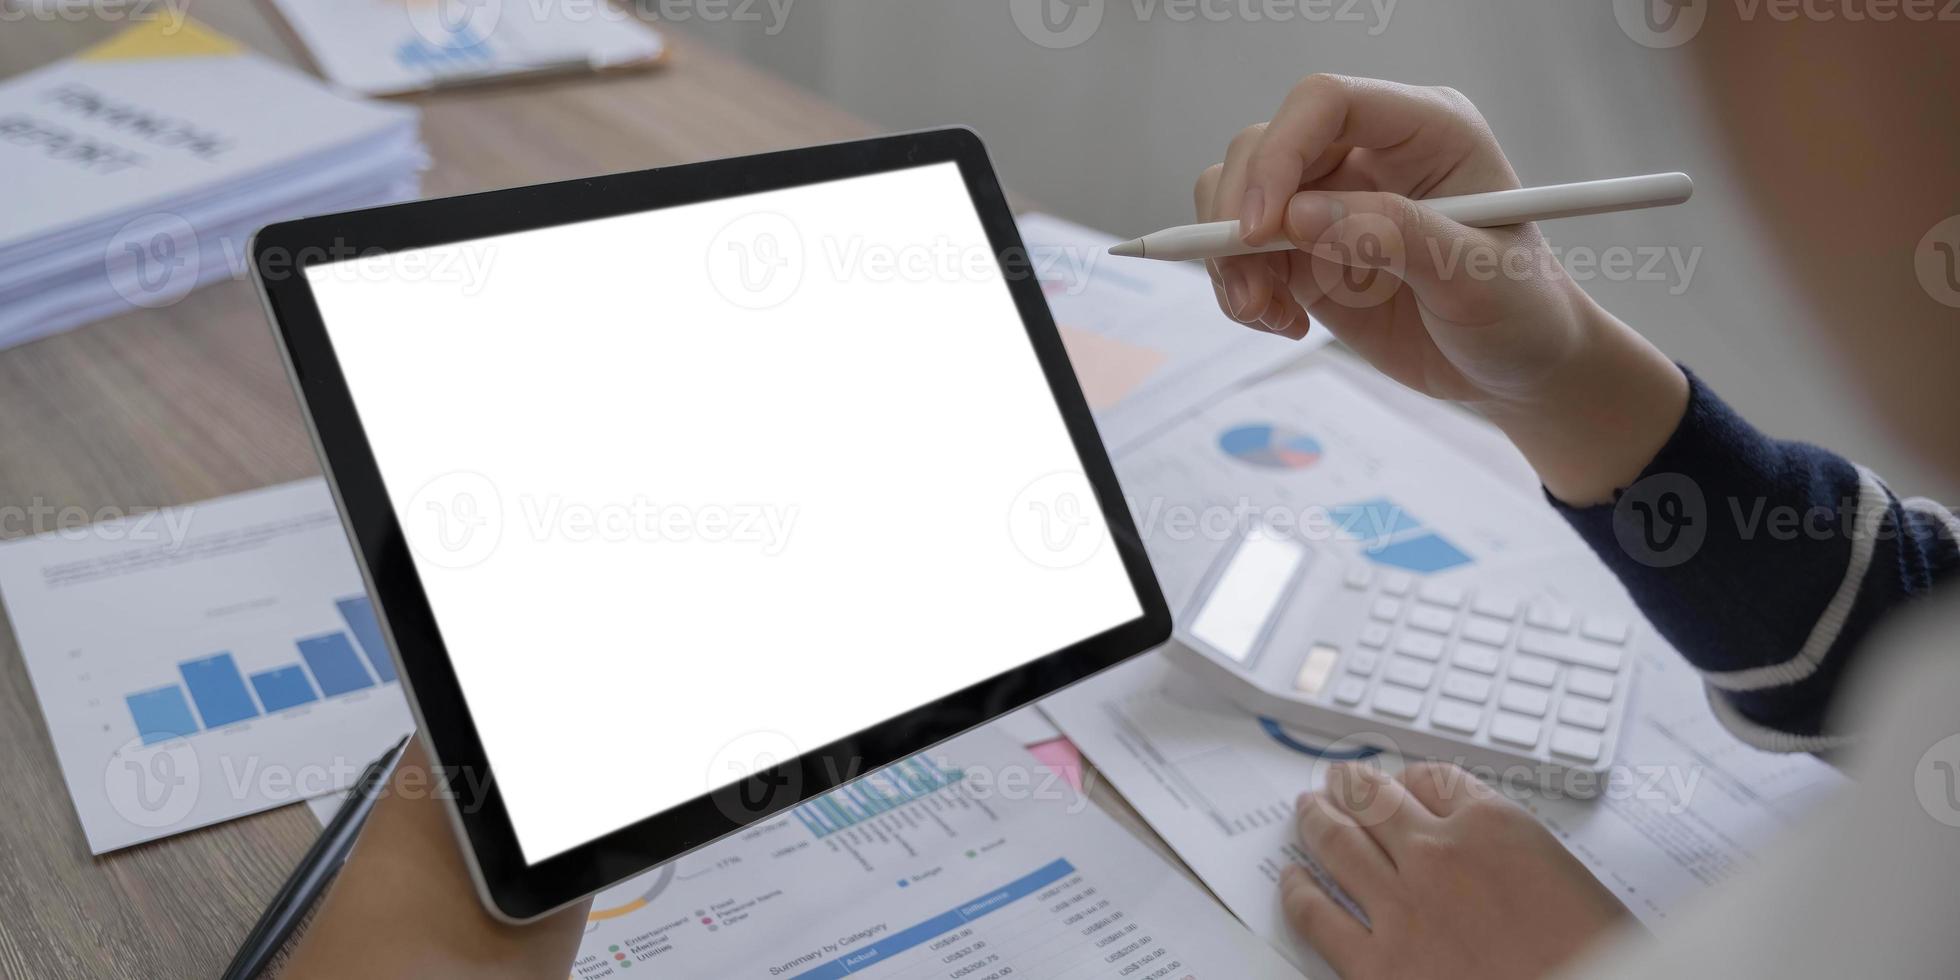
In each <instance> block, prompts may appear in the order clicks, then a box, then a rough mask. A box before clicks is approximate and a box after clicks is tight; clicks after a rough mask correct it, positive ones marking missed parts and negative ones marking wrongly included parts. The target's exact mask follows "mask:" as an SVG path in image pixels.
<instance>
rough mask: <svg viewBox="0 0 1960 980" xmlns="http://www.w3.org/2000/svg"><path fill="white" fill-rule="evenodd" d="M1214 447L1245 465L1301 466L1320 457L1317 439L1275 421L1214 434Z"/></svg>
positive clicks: (1280, 468)
mask: <svg viewBox="0 0 1960 980" xmlns="http://www.w3.org/2000/svg"><path fill="white" fill-rule="evenodd" d="M1218 448H1220V449H1222V450H1224V451H1225V453H1226V455H1229V456H1231V457H1232V458H1233V459H1236V460H1238V461H1239V462H1241V463H1245V464H1247V465H1249V466H1257V467H1260V468H1262V469H1268V470H1303V469H1306V468H1307V467H1309V466H1312V465H1313V464H1315V463H1317V462H1319V461H1320V455H1321V449H1320V440H1318V439H1315V438H1314V437H1312V436H1310V435H1307V434H1306V433H1303V432H1295V431H1293V430H1290V429H1286V428H1283V427H1281V426H1277V425H1267V424H1253V425H1241V426H1237V427H1235V428H1231V429H1227V430H1225V433H1224V434H1223V435H1220V436H1219V437H1218Z"/></svg>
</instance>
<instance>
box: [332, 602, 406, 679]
mask: <svg viewBox="0 0 1960 980" xmlns="http://www.w3.org/2000/svg"><path fill="white" fill-rule="evenodd" d="M334 605H336V606H339V607H340V618H342V619H344V620H346V621H347V628H348V629H350V630H352V631H353V632H354V639H355V640H357V641H358V642H359V643H360V644H361V652H362V653H364V654H367V659H368V663H370V664H373V665H374V676H376V677H379V678H381V683H383V684H387V683H390V682H392V681H394V679H395V662H394V660H392V659H390V658H389V656H388V644H387V643H386V642H384V641H383V640H382V639H381V621H380V620H378V619H375V618H374V603H373V602H370V601H368V597H367V596H364V595H357V596H350V597H348V598H346V599H341V600H339V601H337V602H335V603H334Z"/></svg>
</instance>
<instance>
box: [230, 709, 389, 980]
mask: <svg viewBox="0 0 1960 980" xmlns="http://www.w3.org/2000/svg"><path fill="white" fill-rule="evenodd" d="M414 737H415V736H414V735H412V734H411V735H404V736H402V740H401V741H399V742H396V743H395V745H394V747H393V748H391V749H389V750H388V751H386V752H383V753H381V758H379V759H376V760H374V761H373V762H370V763H368V767H367V768H366V769H364V770H362V771H361V775H360V778H358V779H356V780H354V785H353V786H351V787H349V788H348V796H347V802H346V803H343V804H341V806H340V812H338V813H335V814H334V815H333V819H332V820H329V821H327V825H326V827H324V828H322V829H321V831H320V838H319V839H318V840H316V841H314V842H313V846H312V847H311V848H308V849H307V852H306V856H305V857H303V858H301V859H300V862H299V867H296V868H294V869H293V873H292V876H291V877H289V878H287V879H286V883H285V884H284V885H281V886H279V894H277V895H274V896H272V903H271V904H270V905H267V906H266V909H265V914H263V915H261V916H259V921H258V922H257V923H256V924H255V925H253V926H252V931H251V933H249V934H248V935H246V937H245V942H244V944H243V945H241V946H239V947H238V955H237V956H234V957H232V958H231V965H230V966H228V967H226V968H225V974H224V980H252V978H254V977H256V976H258V975H259V971H260V970H263V969H265V965H266V964H267V963H270V962H272V958H273V957H274V956H276V955H278V953H279V949H280V947H282V946H284V945H286V939H287V938H288V937H290V936H291V935H292V934H293V928H294V927H295V926H297V925H299V923H300V920H302V919H304V918H306V910H307V909H309V908H312V907H313V901H314V900H315V899H317V898H319V897H320V893H321V892H323V891H326V890H327V883H328V882H330V881H332V880H333V876H334V875H335V874H337V873H338V872H339V871H340V866H341V865H342V864H344V863H346V861H347V855H348V854H349V853H351V852H352V851H353V850H354V840H355V838H358V837H360V836H361V826H362V825H363V824H365V823H367V818H368V814H369V813H371V812H373V810H374V803H375V801H376V800H378V799H380V798H381V792H380V791H381V787H382V786H383V785H384V784H386V783H387V781H388V776H389V774H390V773H392V772H394V771H395V762H396V761H397V760H399V759H400V758H401V757H402V751H403V750H404V749H406V748H408V740H409V739H411V738H414Z"/></svg>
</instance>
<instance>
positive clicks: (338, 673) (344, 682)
mask: <svg viewBox="0 0 1960 980" xmlns="http://www.w3.org/2000/svg"><path fill="white" fill-rule="evenodd" d="M299 655H300V659H302V660H305V661H306V666H307V669H309V670H311V671H313V676H314V678H315V679H317V680H319V682H320V690H321V691H324V692H325V693H326V695H327V697H333V696H334V695H337V694H346V693H348V692H349V691H359V690H362V689H364V688H369V687H373V686H374V678H372V677H369V676H368V672H367V668H366V667H363V666H361V661H360V660H359V659H358V658H356V657H355V656H354V647H353V645H352V644H350V643H348V642H347V634H345V633H328V634H326V635H324V636H309V637H307V638H306V639H304V640H301V641H299Z"/></svg>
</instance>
